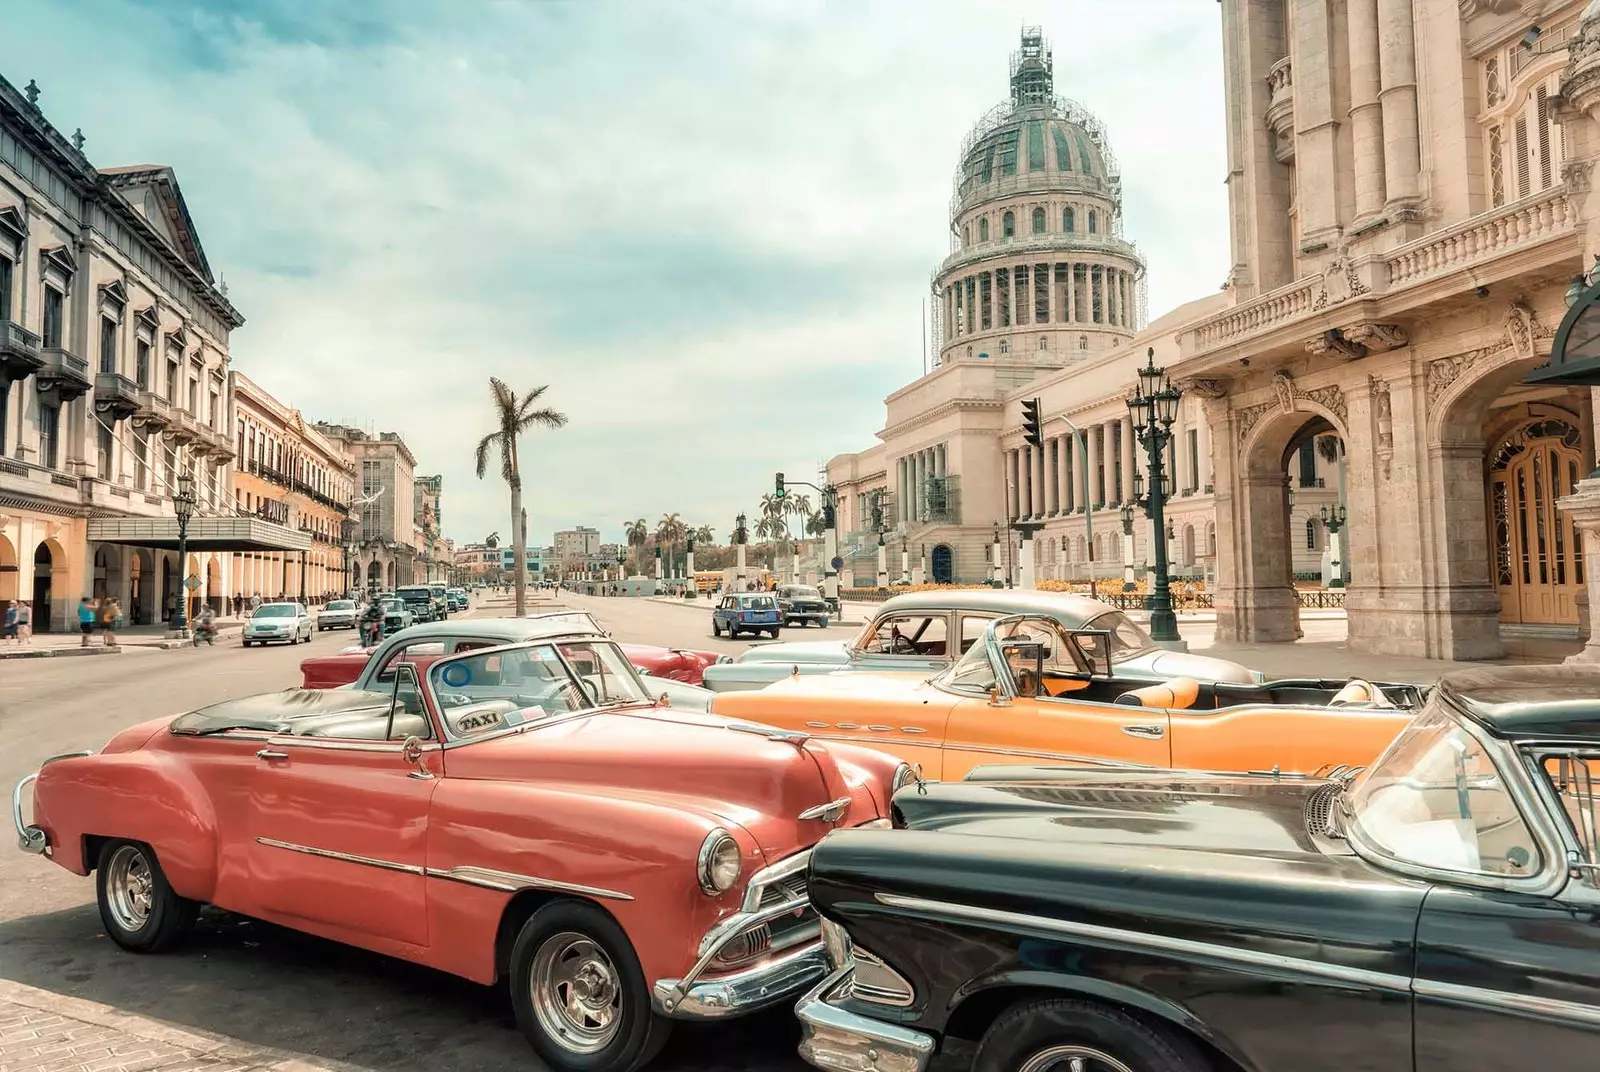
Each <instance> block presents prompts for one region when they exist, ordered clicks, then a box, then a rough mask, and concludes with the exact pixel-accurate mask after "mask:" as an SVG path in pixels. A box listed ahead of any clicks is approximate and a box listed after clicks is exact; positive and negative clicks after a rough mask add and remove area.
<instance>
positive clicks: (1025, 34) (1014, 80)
mask: <svg viewBox="0 0 1600 1072" xmlns="http://www.w3.org/2000/svg"><path fill="white" fill-rule="evenodd" d="M1054 95H1055V59H1054V54H1053V53H1052V52H1051V50H1050V48H1049V46H1047V45H1046V44H1045V43H1044V28H1043V27H1042V26H1024V27H1023V28H1022V47H1021V48H1019V49H1018V50H1017V51H1015V52H1013V53H1012V54H1011V100H1012V103H1013V104H1016V105H1018V106H1021V105H1026V104H1049V103H1050V100H1051V98H1052V97H1053V96H1054Z"/></svg>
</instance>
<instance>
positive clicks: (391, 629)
mask: <svg viewBox="0 0 1600 1072" xmlns="http://www.w3.org/2000/svg"><path fill="white" fill-rule="evenodd" d="M378 605H379V606H380V607H382V608H383V635H384V636H386V637H387V636H393V635H394V634H396V633H398V632H399V631H400V630H402V629H409V628H411V626H412V625H414V624H415V623H416V620H417V619H416V618H415V617H414V616H413V615H412V613H411V604H409V603H407V602H406V601H405V600H403V599H400V598H398V597H396V596H390V597H389V598H387V599H380V600H379V601H378Z"/></svg>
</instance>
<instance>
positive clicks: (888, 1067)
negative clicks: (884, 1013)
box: [795, 965, 935, 1072]
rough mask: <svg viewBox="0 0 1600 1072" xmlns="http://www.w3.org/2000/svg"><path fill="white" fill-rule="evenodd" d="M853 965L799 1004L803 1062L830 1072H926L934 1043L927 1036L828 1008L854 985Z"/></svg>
mask: <svg viewBox="0 0 1600 1072" xmlns="http://www.w3.org/2000/svg"><path fill="white" fill-rule="evenodd" d="M853 971H854V969H853V968H851V967H849V966H848V965H847V966H845V967H843V968H840V969H839V970H837V971H835V972H834V973H833V974H832V975H830V976H828V977H827V978H826V979H824V980H823V981H822V982H821V983H820V984H819V985H818V986H817V988H816V989H815V990H813V991H811V992H810V993H809V994H807V995H806V996H805V997H803V998H801V999H800V1004H799V1005H797V1006H795V1015H796V1016H797V1017H799V1019H800V1056H801V1057H803V1058H805V1059H806V1060H807V1061H809V1062H810V1063H811V1064H813V1065H815V1066H817V1067H818V1068H822V1069H827V1070H829V1072H924V1070H925V1069H926V1068H927V1067H928V1062H929V1061H930V1060H932V1059H933V1051H934V1046H935V1044H934V1038H933V1036H932V1035H929V1034H926V1033H925V1032H922V1031H913V1030H911V1029H910V1028H906V1027H899V1026H896V1025H894V1024H886V1023H883V1022H882V1021H881V1020H873V1019H871V1018H870V1017H866V1016H858V1015H856V1014H855V1013H853V1012H846V1011H845V1010H844V1009H841V1008H839V1007H838V1006H837V1005H833V1004H830V1003H829V1000H828V999H829V998H831V997H833V996H834V995H835V993H837V991H839V990H840V989H841V988H843V987H844V985H845V984H846V983H848V982H849V981H850V975H851V973H852V972H853Z"/></svg>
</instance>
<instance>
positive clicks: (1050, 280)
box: [1034, 262, 1061, 324]
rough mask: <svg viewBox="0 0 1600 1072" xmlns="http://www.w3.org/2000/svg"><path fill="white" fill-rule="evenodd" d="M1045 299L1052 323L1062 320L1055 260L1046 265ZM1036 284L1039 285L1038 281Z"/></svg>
mask: <svg viewBox="0 0 1600 1072" xmlns="http://www.w3.org/2000/svg"><path fill="white" fill-rule="evenodd" d="M1044 273H1045V274H1044V300H1045V302H1046V304H1047V305H1048V306H1049V314H1048V318H1049V321H1050V323H1052V324H1056V323H1059V322H1060V321H1061V310H1059V309H1058V308H1056V266H1055V263H1054V262H1051V263H1050V264H1047V265H1045V266H1044ZM1034 286H1036V287H1037V286H1038V284H1037V283H1035V284H1034Z"/></svg>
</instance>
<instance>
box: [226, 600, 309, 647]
mask: <svg viewBox="0 0 1600 1072" xmlns="http://www.w3.org/2000/svg"><path fill="white" fill-rule="evenodd" d="M311 630H312V624H311V615H310V613H309V612H307V611H306V608H305V604H304V603H263V604H261V606H259V607H257V608H256V609H255V610H254V611H252V612H251V613H250V620H249V621H247V622H245V623H244V634H243V638H242V639H243V641H244V646H245V647H247V648H248V647H250V645H252V644H260V645H262V646H265V645H267V644H274V643H282V644H298V643H300V642H301V641H302V640H305V641H310V639H311Z"/></svg>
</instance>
